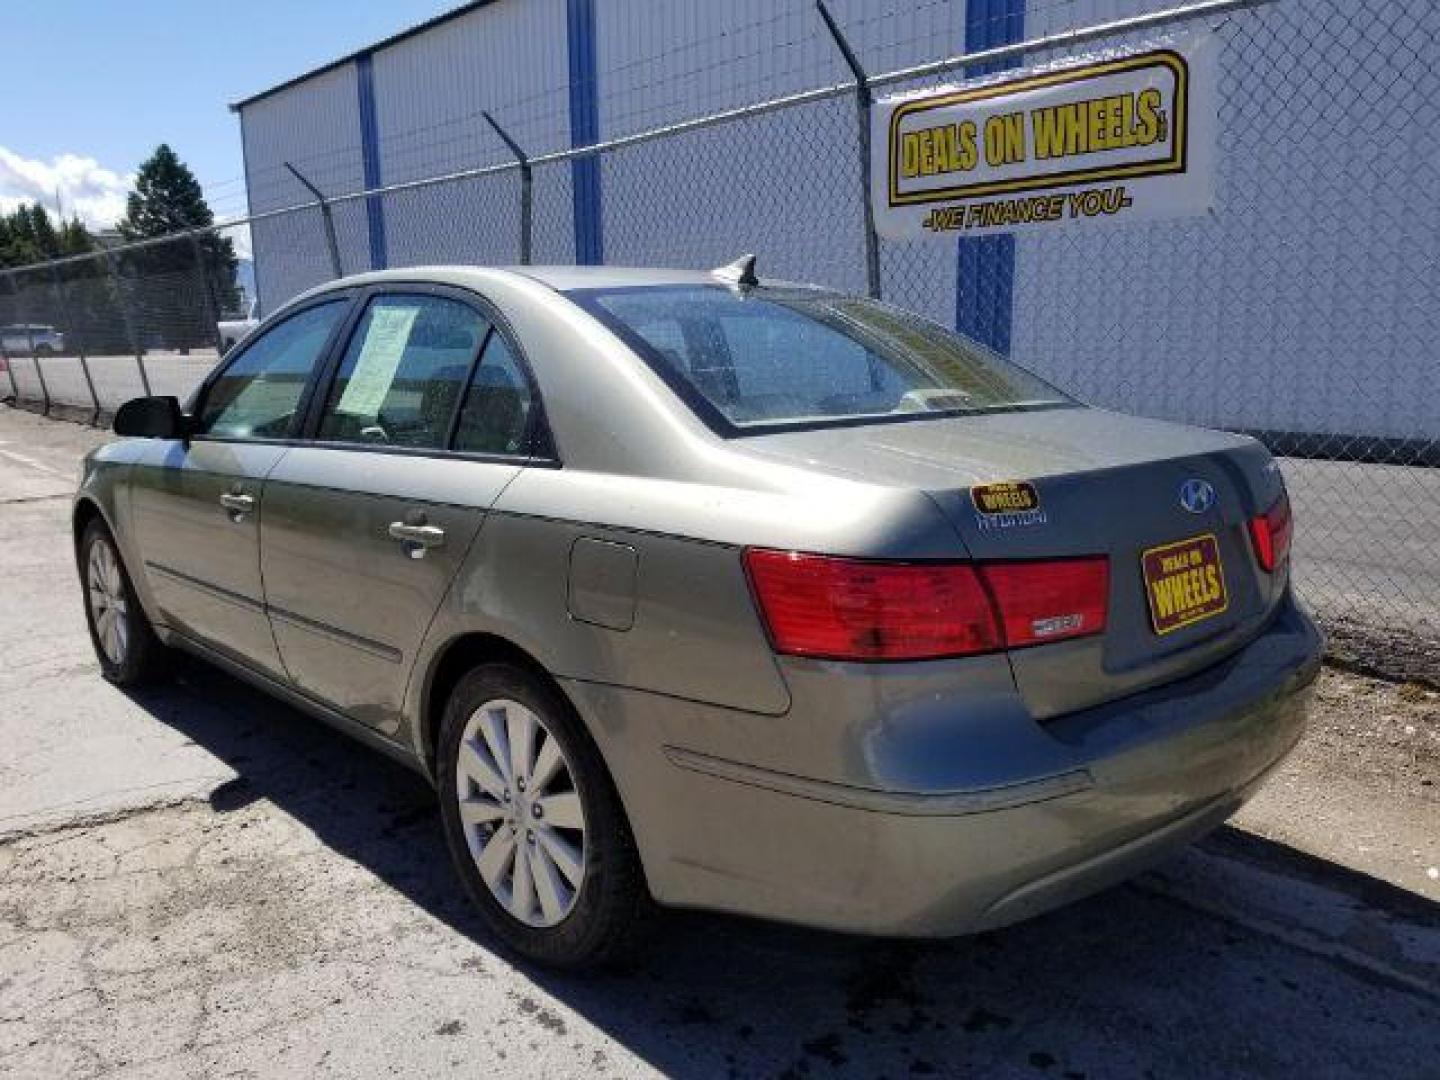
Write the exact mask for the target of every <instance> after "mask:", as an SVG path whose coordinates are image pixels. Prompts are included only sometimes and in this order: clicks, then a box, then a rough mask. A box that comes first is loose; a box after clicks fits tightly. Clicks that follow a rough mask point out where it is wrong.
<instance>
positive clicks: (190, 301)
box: [118, 143, 238, 348]
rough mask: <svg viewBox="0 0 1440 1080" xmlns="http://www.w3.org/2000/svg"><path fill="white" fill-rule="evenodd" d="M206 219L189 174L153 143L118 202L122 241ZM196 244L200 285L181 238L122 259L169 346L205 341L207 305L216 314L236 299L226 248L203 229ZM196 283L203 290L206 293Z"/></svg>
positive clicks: (209, 338) (231, 251)
mask: <svg viewBox="0 0 1440 1080" xmlns="http://www.w3.org/2000/svg"><path fill="white" fill-rule="evenodd" d="M214 223H215V215H214V214H213V213H212V212H211V210H210V207H209V206H208V205H207V204H206V202H205V195H204V192H203V191H201V189H200V182H199V181H198V180H196V179H195V174H194V173H192V172H191V171H190V170H189V168H188V167H186V165H185V163H184V162H183V161H181V160H180V158H179V157H178V156H176V154H175V151H174V150H172V149H170V147H169V146H167V145H166V144H164V143H161V144H160V145H159V146H158V147H156V149H155V152H154V153H153V154H151V155H150V157H149V158H148V159H147V160H146V161H145V162H144V163H143V164H142V165H141V166H140V169H139V171H138V172H137V173H136V176H135V190H134V191H133V192H131V193H130V196H129V198H128V199H127V200H126V204H125V216H124V217H123V218H121V219H120V221H119V223H118V228H119V230H120V234H121V235H122V236H124V237H125V239H127V240H149V239H152V238H155V237H162V236H168V235H170V234H171V233H176V232H182V231H185V230H189V229H203V228H209V227H210V226H211V225H213V224H214ZM199 246H200V252H201V259H202V261H203V266H204V270H205V279H204V281H203V282H202V281H200V280H199V279H198V277H197V275H196V273H195V265H194V264H195V249H194V247H193V246H192V244H191V243H190V241H189V240H188V239H185V240H176V241H173V242H171V243H167V244H153V245H150V246H148V247H144V248H140V249H138V250H136V251H134V252H131V253H128V254H127V255H126V256H125V262H126V270H127V272H129V273H131V274H133V275H135V276H136V277H137V278H138V279H139V281H140V283H141V285H142V290H143V294H144V295H143V302H144V306H145V308H146V312H145V314H146V315H147V316H148V321H149V322H151V323H152V325H155V326H157V328H158V330H159V333H160V335H161V337H162V338H164V339H165V341H166V343H167V344H169V345H171V346H172V347H178V348H188V347H190V346H192V345H208V344H211V343H213V341H214V333H215V330H214V327H213V326H207V325H206V322H207V320H206V318H205V313H206V311H207V309H208V308H209V306H210V304H211V303H212V302H213V304H214V305H215V309H216V310H217V311H221V310H224V309H226V308H228V307H231V306H233V305H234V304H235V303H236V301H237V298H238V291H237V289H236V285H235V271H236V267H237V265H238V260H237V259H236V258H235V247H234V245H233V244H232V243H231V242H230V241H229V240H228V239H227V238H225V237H222V236H220V235H219V234H218V233H214V232H207V233H204V234H203V235H201V236H200V237H199ZM202 288H208V289H209V291H210V295H209V297H207V296H206V295H205V294H204V293H203V292H202V291H201V289H202Z"/></svg>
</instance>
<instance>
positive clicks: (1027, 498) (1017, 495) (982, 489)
mask: <svg viewBox="0 0 1440 1080" xmlns="http://www.w3.org/2000/svg"><path fill="white" fill-rule="evenodd" d="M970 503H971V505H972V506H974V507H975V524H976V525H977V526H978V527H979V528H980V529H982V530H985V531H989V530H991V529H1009V528H1012V527H1013V526H1017V525H1044V524H1045V523H1046V517H1045V511H1044V510H1041V509H1040V493H1039V492H1038V491H1036V490H1035V485H1034V484H1032V483H1030V481H1028V480H1005V481H1002V482H1000V483H996V484H978V485H976V486H975V487H972V488H971V489H970Z"/></svg>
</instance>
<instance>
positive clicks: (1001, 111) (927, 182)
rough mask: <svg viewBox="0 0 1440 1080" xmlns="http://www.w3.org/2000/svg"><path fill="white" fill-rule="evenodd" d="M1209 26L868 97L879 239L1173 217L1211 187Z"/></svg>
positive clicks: (1194, 210) (1189, 210) (1194, 209)
mask: <svg viewBox="0 0 1440 1080" xmlns="http://www.w3.org/2000/svg"><path fill="white" fill-rule="evenodd" d="M1215 51H1216V48H1215V35H1214V34H1213V33H1211V32H1210V31H1208V30H1205V31H1199V32H1193V33H1189V34H1183V35H1176V36H1174V37H1171V38H1167V39H1166V40H1165V41H1164V42H1163V43H1157V44H1155V45H1154V46H1149V47H1141V48H1140V49H1139V51H1126V52H1124V53H1118V54H1109V55H1106V56H1103V57H1095V58H1090V59H1086V60H1082V61H1078V62H1073V61H1067V62H1066V63H1065V65H1064V66H1053V67H1046V68H1037V69H1029V70H1021V71H1017V72H1016V73H1015V74H1014V75H1009V74H1008V73H1007V77H1006V78H1004V79H1003V80H1001V81H998V82H997V81H987V82H983V83H979V84H974V83H971V84H964V83H962V84H960V85H957V86H951V87H944V88H941V89H937V90H927V91H925V92H924V93H921V94H907V95H905V96H903V97H895V98H889V99H886V100H883V101H877V102H876V103H875V111H874V115H873V123H874V128H873V130H872V138H871V146H872V147H873V149H872V153H873V154H874V155H875V159H874V161H873V162H872V165H873V168H872V171H871V176H872V177H873V182H874V192H873V195H874V204H875V225H876V227H877V228H878V229H879V231H880V233H881V235H883V236H889V237H895V238H900V239H904V238H912V237H917V236H938V237H953V236H957V235H958V236H978V235H983V234H985V233H996V232H1014V231H1017V230H1021V229H1027V230H1028V229H1054V228H1059V227H1066V226H1071V225H1080V224H1093V223H1102V222H1107V223H1115V224H1121V223H1124V222H1127V221H1137V220H1140V219H1142V218H1161V217H1180V216H1185V215H1190V214H1201V213H1204V212H1205V211H1207V210H1208V209H1209V208H1210V206H1211V203H1212V200H1213V195H1214V178H1213V174H1212V164H1213V157H1214V147H1215V127H1216V121H1215Z"/></svg>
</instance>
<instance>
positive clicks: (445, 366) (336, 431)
mask: <svg viewBox="0 0 1440 1080" xmlns="http://www.w3.org/2000/svg"><path fill="white" fill-rule="evenodd" d="M489 330H490V323H489V321H488V320H487V319H485V318H484V316H482V315H480V314H478V313H477V312H476V311H475V310H474V309H473V308H471V307H469V306H468V305H466V304H462V303H460V302H459V301H456V300H449V299H446V298H445V297H440V296H423V295H414V296H381V297H377V298H376V299H375V300H372V301H371V302H370V306H369V307H368V308H367V309H366V311H365V315H364V317H363V318H362V319H361V320H360V325H359V326H358V327H356V329H355V333H354V335H353V336H352V337H351V339H350V344H349V346H348V347H347V348H346V350H345V357H344V359H343V360H342V361H341V364H340V370H339V371H338V372H337V373H336V376H335V383H334V385H333V386H332V387H331V388H330V397H329V400H328V401H327V402H326V404H325V413H324V416H323V417H322V418H321V421H320V431H319V434H318V438H319V439H321V440H322V441H327V442H358V443H370V444H375V445H381V446H398V447H408V448H411V449H426V450H440V449H444V448H445V444H446V442H447V440H448V439H449V435H450V425H451V423H452V422H453V421H454V419H455V410H456V408H457V406H458V405H459V403H460V394H461V392H462V391H463V390H464V389H465V386H466V383H467V381H468V380H469V378H470V368H471V364H472V363H473V361H474V359H475V353H476V352H477V351H478V350H479V348H480V346H481V344H482V343H483V342H484V340H485V337H486V335H487V334H488V333H489Z"/></svg>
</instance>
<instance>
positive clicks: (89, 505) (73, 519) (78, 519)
mask: <svg viewBox="0 0 1440 1080" xmlns="http://www.w3.org/2000/svg"><path fill="white" fill-rule="evenodd" d="M92 521H99V522H100V524H102V525H104V526H105V530H106V531H107V532H108V533H110V535H111V536H114V535H115V529H114V528H113V527H112V526H111V524H110V520H109V519H108V518H107V517H106V516H105V511H104V510H102V509H101V508H100V504H99V503H98V502H96V501H95V500H94V499H92V498H90V497H89V496H88V495H82V496H80V498H78V499H76V500H75V507H74V509H73V510H71V512H70V532H71V537H72V539H73V541H74V544H75V554H76V555H77V556H78V555H79V554H80V541H81V540H82V539H84V537H85V530H86V529H88V528H89V527H90V523H91V522H92Z"/></svg>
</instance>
